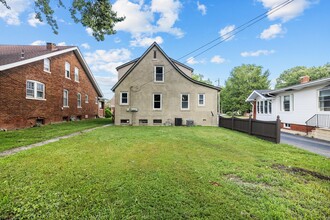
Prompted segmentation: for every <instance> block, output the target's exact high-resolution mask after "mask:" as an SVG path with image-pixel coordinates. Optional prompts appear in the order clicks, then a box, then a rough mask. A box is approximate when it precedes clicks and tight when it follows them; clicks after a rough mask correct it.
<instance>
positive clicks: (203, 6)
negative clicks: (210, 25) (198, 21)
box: [197, 1, 206, 15]
mask: <svg viewBox="0 0 330 220" xmlns="http://www.w3.org/2000/svg"><path fill="white" fill-rule="evenodd" d="M197 9H198V11H201V12H202V15H206V6H205V5H203V4H200V3H199V1H197Z"/></svg>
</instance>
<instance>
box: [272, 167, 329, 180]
mask: <svg viewBox="0 0 330 220" xmlns="http://www.w3.org/2000/svg"><path fill="white" fill-rule="evenodd" d="M272 168H274V169H277V170H284V171H285V172H287V173H293V174H300V175H311V176H313V177H315V178H318V179H320V180H326V181H330V176H325V175H323V174H321V173H318V172H315V171H311V170H306V169H304V168H300V167H288V166H285V165H283V164H273V165H272Z"/></svg>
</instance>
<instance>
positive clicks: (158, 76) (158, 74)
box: [154, 66, 164, 82]
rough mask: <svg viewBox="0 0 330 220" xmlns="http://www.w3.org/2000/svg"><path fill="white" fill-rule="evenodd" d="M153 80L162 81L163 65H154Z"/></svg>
mask: <svg viewBox="0 0 330 220" xmlns="http://www.w3.org/2000/svg"><path fill="white" fill-rule="evenodd" d="M154 81H155V82H164V67H163V66H155V73H154Z"/></svg>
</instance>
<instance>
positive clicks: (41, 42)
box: [31, 40, 46, 46]
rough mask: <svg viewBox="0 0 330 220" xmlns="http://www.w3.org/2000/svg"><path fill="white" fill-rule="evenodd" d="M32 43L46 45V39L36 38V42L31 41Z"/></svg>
mask: <svg viewBox="0 0 330 220" xmlns="http://www.w3.org/2000/svg"><path fill="white" fill-rule="evenodd" d="M31 45H36V46H38V45H39V46H40V45H46V41H44V40H36V41H34V42H32V43H31Z"/></svg>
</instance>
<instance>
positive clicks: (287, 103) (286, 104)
mask: <svg viewBox="0 0 330 220" xmlns="http://www.w3.org/2000/svg"><path fill="white" fill-rule="evenodd" d="M283 110H284V111H285V112H289V111H290V96H289V95H285V96H283Z"/></svg>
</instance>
